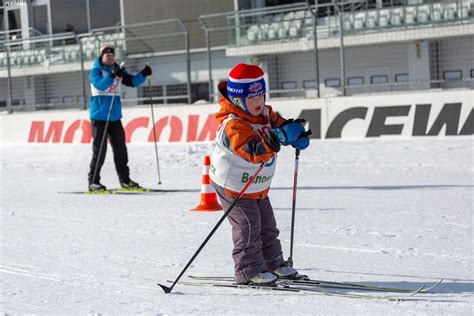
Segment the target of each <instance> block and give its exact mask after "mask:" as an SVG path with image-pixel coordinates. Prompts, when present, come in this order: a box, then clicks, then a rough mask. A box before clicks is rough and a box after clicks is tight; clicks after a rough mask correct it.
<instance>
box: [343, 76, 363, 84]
mask: <svg viewBox="0 0 474 316" xmlns="http://www.w3.org/2000/svg"><path fill="white" fill-rule="evenodd" d="M363 84H364V77H350V78H348V79H347V85H348V86H361V85H363Z"/></svg>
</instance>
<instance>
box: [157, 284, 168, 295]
mask: <svg viewBox="0 0 474 316" xmlns="http://www.w3.org/2000/svg"><path fill="white" fill-rule="evenodd" d="M157 284H158V286H159V287H161V289H162V290H163V291H164V292H165V293H166V294H168V293H171V288H170V287H167V286H165V285H163V284H160V283H157Z"/></svg>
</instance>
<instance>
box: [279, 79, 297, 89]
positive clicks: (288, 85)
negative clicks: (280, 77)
mask: <svg viewBox="0 0 474 316" xmlns="http://www.w3.org/2000/svg"><path fill="white" fill-rule="evenodd" d="M297 86H298V84H297V83H296V81H283V82H282V83H281V88H282V89H283V90H290V89H296V87H297Z"/></svg>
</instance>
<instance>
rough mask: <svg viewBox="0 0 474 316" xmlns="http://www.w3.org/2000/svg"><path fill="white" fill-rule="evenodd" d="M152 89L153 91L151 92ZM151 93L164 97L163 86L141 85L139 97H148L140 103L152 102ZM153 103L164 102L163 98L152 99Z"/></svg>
mask: <svg viewBox="0 0 474 316" xmlns="http://www.w3.org/2000/svg"><path fill="white" fill-rule="evenodd" d="M150 89H151V93H150ZM150 95H151V96H152V97H153V98H155V97H162V96H163V86H151V87H150V88H149V87H140V88H138V97H139V98H146V100H143V101H140V104H150ZM152 102H153V104H162V103H163V100H155V99H153V100H152Z"/></svg>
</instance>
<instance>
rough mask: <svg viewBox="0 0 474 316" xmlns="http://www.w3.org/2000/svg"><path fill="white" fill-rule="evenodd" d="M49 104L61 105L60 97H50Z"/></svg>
mask: <svg viewBox="0 0 474 316" xmlns="http://www.w3.org/2000/svg"><path fill="white" fill-rule="evenodd" d="M49 103H51V104H58V103H59V98H58V97H50V98H49Z"/></svg>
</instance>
